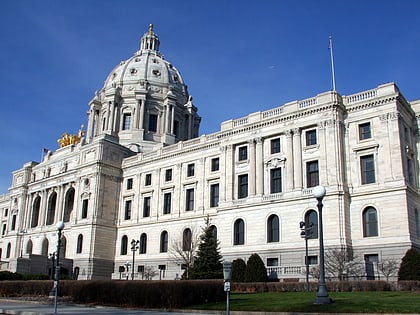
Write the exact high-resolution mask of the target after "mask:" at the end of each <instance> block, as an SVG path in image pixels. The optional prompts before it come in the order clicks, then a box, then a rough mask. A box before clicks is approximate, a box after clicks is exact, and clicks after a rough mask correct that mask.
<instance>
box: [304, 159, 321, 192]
mask: <svg viewBox="0 0 420 315" xmlns="http://www.w3.org/2000/svg"><path fill="white" fill-rule="evenodd" d="M306 181H307V188H310V187H315V186H318V185H319V170H318V161H311V162H308V163H306Z"/></svg>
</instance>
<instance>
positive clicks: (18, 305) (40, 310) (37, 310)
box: [0, 298, 222, 315]
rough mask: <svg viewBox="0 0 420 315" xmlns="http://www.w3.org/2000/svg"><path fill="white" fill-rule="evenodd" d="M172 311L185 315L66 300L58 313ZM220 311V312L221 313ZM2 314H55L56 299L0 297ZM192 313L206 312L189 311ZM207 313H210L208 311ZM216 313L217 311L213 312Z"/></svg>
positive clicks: (153, 314) (152, 314) (155, 314)
mask: <svg viewBox="0 0 420 315" xmlns="http://www.w3.org/2000/svg"><path fill="white" fill-rule="evenodd" d="M169 312H170V314H171V315H185V313H182V312H171V311H163V310H156V311H155V310H150V311H149V310H141V309H126V308H117V307H107V306H89V305H80V304H72V303H66V302H58V303H57V314H75V315H85V314H114V315H124V314H146V315H164V314H165V315H167V314H168V313H169ZM221 313H222V312H220V313H219V314H221ZM0 314H19V315H47V314H54V301H53V300H51V302H37V301H22V300H12V299H2V298H0ZM188 314H190V315H195V314H200V315H203V314H205V313H198V312H196V313H188ZM207 314H210V312H209V313H207ZM211 314H212V315H214V314H215V313H211Z"/></svg>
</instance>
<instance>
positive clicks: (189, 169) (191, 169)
mask: <svg viewBox="0 0 420 315" xmlns="http://www.w3.org/2000/svg"><path fill="white" fill-rule="evenodd" d="M187 176H188V177H191V176H194V164H188V165H187Z"/></svg>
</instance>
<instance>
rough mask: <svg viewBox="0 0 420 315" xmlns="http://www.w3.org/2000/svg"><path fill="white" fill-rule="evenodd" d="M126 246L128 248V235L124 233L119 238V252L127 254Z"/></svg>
mask: <svg viewBox="0 0 420 315" xmlns="http://www.w3.org/2000/svg"><path fill="white" fill-rule="evenodd" d="M127 248H128V237H127V235H124V236H123V237H122V238H121V250H120V254H121V255H127Z"/></svg>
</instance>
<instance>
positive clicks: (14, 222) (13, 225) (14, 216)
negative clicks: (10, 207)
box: [10, 214, 16, 231]
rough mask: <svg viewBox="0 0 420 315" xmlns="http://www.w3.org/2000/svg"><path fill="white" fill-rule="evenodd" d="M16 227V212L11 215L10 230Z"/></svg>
mask: <svg viewBox="0 0 420 315" xmlns="http://www.w3.org/2000/svg"><path fill="white" fill-rule="evenodd" d="M15 228H16V214H14V215H13V216H12V226H11V228H10V230H11V231H14V230H15Z"/></svg>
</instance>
